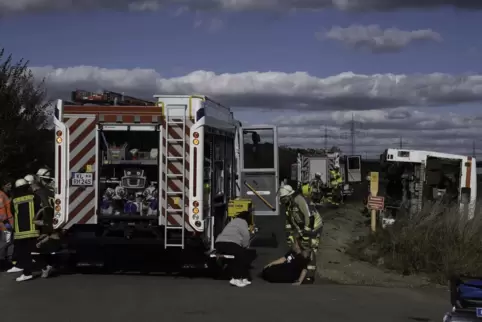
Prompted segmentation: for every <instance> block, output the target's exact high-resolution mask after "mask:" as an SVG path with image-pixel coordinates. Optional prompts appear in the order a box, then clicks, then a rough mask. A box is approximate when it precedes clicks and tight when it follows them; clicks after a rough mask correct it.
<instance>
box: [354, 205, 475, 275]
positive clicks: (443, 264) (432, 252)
mask: <svg viewBox="0 0 482 322" xmlns="http://www.w3.org/2000/svg"><path fill="white" fill-rule="evenodd" d="M476 213H477V214H476V216H475V218H473V219H470V220H469V219H468V218H467V217H466V216H464V215H462V214H461V213H460V211H459V209H458V208H455V207H450V208H449V207H446V206H445V207H444V206H440V205H439V206H436V205H431V206H429V207H426V208H425V209H423V211H422V212H421V213H420V214H419V215H418V216H415V217H413V218H409V217H403V218H399V219H397V221H396V222H395V224H394V225H393V226H391V227H388V228H385V229H378V231H377V232H376V233H374V234H372V235H370V236H367V237H365V238H363V239H361V240H358V241H356V242H354V243H353V244H352V245H351V246H350V248H349V250H348V254H349V255H351V256H353V257H355V258H358V259H361V260H364V261H368V262H371V263H374V264H376V265H379V266H383V267H385V268H388V269H391V270H395V271H397V272H399V273H401V274H403V275H412V274H424V275H427V276H428V277H429V278H430V279H431V280H432V281H433V282H436V283H441V284H445V283H446V282H447V278H448V277H449V276H452V275H454V274H455V275H470V276H481V275H482V218H481V216H480V215H482V213H481V212H480V211H477V212H476Z"/></svg>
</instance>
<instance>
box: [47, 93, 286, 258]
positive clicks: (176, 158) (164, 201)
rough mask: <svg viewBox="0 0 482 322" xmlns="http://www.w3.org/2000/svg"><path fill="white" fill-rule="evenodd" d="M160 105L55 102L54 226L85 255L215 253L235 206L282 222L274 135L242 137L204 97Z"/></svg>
mask: <svg viewBox="0 0 482 322" xmlns="http://www.w3.org/2000/svg"><path fill="white" fill-rule="evenodd" d="M154 97H155V101H152V102H151V101H146V100H142V99H137V98H134V97H130V96H125V95H123V94H121V93H115V92H111V91H104V92H102V93H93V92H87V91H82V90H77V91H74V92H72V99H71V101H72V102H64V101H62V100H58V102H57V105H56V108H55V113H54V123H55V130H56V131H55V142H56V143H55V144H56V150H55V151H56V153H55V186H56V191H55V215H54V225H55V228H56V229H61V230H64V231H65V232H66V236H69V238H67V239H68V240H69V243H70V245H69V247H71V248H74V249H76V253H77V254H79V253H82V252H81V251H80V249H81V248H82V249H88V250H86V251H84V254H87V253H89V252H92V251H93V250H99V249H104V247H106V245H157V246H161V247H160V248H164V249H165V250H169V251H174V250H175V249H177V250H181V251H182V250H189V249H191V250H192V249H196V251H197V252H200V250H201V249H202V250H203V251H209V250H213V247H214V240H215V237H216V236H217V234H218V233H219V232H220V231H221V230H222V228H223V227H224V225H225V224H226V222H227V219H228V217H227V213H228V211H227V208H228V204H230V201H231V204H233V203H236V200H239V202H240V204H243V205H244V204H245V203H246V200H249V199H251V201H249V202H248V203H252V206H253V207H254V209H255V215H256V216H259V215H261V216H263V215H264V216H277V215H278V214H279V210H278V204H279V202H278V197H277V190H278V176H279V174H278V142H277V130H276V127H272V126H262V127H243V126H242V125H241V123H240V122H239V121H237V120H236V119H235V118H234V115H233V112H232V111H231V110H230V109H229V108H227V107H225V106H223V105H221V104H219V103H217V102H215V101H213V100H211V99H210V98H208V97H207V96H204V95H155V96H154ZM80 245H81V246H82V247H81V246H80ZM86 245H89V246H86ZM108 252H109V251H107V250H106V249H104V255H107V254H108ZM78 256H80V255H78Z"/></svg>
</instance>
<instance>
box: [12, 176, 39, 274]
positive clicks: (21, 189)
mask: <svg viewBox="0 0 482 322" xmlns="http://www.w3.org/2000/svg"><path fill="white" fill-rule="evenodd" d="M11 204H12V208H13V216H14V247H15V255H16V257H17V261H18V263H17V264H18V267H13V268H12V269H11V270H9V272H11V273H13V272H20V271H23V274H22V275H21V276H20V277H18V278H17V279H16V280H17V282H23V281H28V280H30V279H32V278H33V276H32V266H33V261H32V251H33V250H34V249H35V244H36V242H37V238H38V237H39V235H40V232H39V230H38V228H37V227H36V226H35V223H34V221H35V214H36V212H37V211H38V210H40V209H41V200H40V198H39V197H38V196H36V195H35V194H34V193H32V192H31V190H30V187H29V185H28V183H27V181H26V180H25V179H18V180H17V181H15V190H14V198H13V199H12V202H11Z"/></svg>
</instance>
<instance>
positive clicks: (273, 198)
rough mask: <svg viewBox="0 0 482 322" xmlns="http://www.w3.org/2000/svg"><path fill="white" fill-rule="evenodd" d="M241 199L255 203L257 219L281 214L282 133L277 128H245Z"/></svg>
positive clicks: (240, 182)
mask: <svg viewBox="0 0 482 322" xmlns="http://www.w3.org/2000/svg"><path fill="white" fill-rule="evenodd" d="M239 131H240V138H241V144H240V150H241V151H240V163H241V167H240V174H239V181H238V182H239V186H240V197H241V198H249V199H252V200H253V205H254V208H255V215H256V216H277V215H278V214H279V209H278V208H279V207H278V204H279V198H278V185H279V169H278V168H279V165H278V133H277V129H276V127H275V126H258V127H256V126H253V127H241V128H240V129H239Z"/></svg>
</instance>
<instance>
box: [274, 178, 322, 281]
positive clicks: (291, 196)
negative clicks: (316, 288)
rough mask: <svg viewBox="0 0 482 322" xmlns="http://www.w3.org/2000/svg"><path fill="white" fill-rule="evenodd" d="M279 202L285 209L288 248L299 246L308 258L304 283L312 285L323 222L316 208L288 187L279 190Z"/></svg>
mask: <svg viewBox="0 0 482 322" xmlns="http://www.w3.org/2000/svg"><path fill="white" fill-rule="evenodd" d="M279 196H280V202H281V203H282V204H284V205H285V207H286V225H285V229H286V234H287V243H288V246H289V247H290V248H292V247H293V245H295V244H297V243H298V242H299V244H300V245H301V248H302V250H303V251H304V252H305V253H307V254H308V256H309V264H308V267H307V269H308V270H307V274H306V277H305V283H313V282H314V280H315V277H316V253H317V252H318V249H319V247H320V240H321V233H322V230H323V220H322V218H321V216H320V214H319V212H318V211H317V210H316V208H315V207H314V206H313V205H311V204H309V203H308V202H307V200H306V199H305V198H304V197H303V195H301V194H297V193H295V191H294V190H293V188H292V187H291V186H290V185H284V186H282V187H280V189H279Z"/></svg>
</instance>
